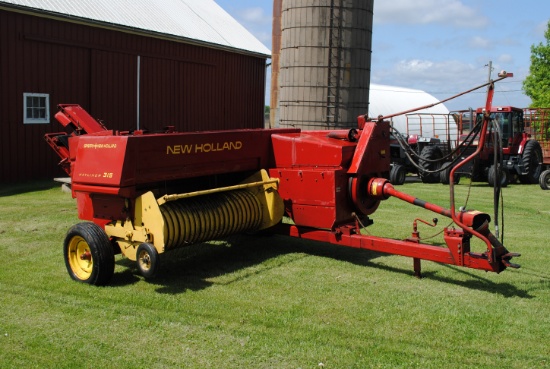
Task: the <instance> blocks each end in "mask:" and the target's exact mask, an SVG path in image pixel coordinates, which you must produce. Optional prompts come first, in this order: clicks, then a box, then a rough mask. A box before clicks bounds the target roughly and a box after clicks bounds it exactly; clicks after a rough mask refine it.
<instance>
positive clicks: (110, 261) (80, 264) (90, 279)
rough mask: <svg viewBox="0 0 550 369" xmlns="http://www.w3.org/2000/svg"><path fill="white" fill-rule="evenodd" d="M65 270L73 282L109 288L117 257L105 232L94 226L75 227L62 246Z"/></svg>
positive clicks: (78, 225)
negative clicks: (108, 284) (107, 286)
mask: <svg viewBox="0 0 550 369" xmlns="http://www.w3.org/2000/svg"><path fill="white" fill-rule="evenodd" d="M63 256H64V258H65V266H66V267H67V271H68V272H69V275H70V276H71V278H72V279H74V280H75V281H78V282H83V283H87V284H91V285H95V286H103V285H106V284H107V283H108V282H109V280H110V279H111V278H112V277H113V274H114V272H115V253H114V250H113V246H112V245H111V242H110V241H109V237H107V234H106V233H105V231H104V230H103V229H102V228H101V227H100V226H98V225H97V224H95V223H90V222H84V223H78V224H75V225H74V226H72V227H71V228H70V229H69V231H68V232H67V235H66V236H65V241H64V242H63Z"/></svg>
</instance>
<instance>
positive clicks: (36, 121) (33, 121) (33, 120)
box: [23, 92, 50, 124]
mask: <svg viewBox="0 0 550 369" xmlns="http://www.w3.org/2000/svg"><path fill="white" fill-rule="evenodd" d="M28 97H45V98H46V106H44V108H45V109H46V111H45V114H44V117H43V118H32V117H28V115H27V98H28ZM30 108H36V107H34V106H33V107H30ZM39 108H41V107H39ZM49 123H50V94H41V93H34V92H24V93H23V124H49Z"/></svg>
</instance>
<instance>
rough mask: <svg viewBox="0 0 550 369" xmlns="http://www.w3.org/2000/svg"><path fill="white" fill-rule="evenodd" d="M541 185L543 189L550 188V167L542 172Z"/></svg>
mask: <svg viewBox="0 0 550 369" xmlns="http://www.w3.org/2000/svg"><path fill="white" fill-rule="evenodd" d="M539 185H540V188H542V189H543V190H550V169H547V170H545V171H544V172H542V173H541V174H540V177H539Z"/></svg>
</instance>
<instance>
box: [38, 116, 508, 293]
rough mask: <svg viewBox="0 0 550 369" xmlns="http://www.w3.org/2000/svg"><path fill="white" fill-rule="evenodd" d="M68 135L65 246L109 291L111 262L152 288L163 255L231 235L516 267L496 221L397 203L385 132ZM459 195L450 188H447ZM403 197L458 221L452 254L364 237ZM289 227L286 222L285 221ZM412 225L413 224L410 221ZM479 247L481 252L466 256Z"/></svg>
mask: <svg viewBox="0 0 550 369" xmlns="http://www.w3.org/2000/svg"><path fill="white" fill-rule="evenodd" d="M59 108H60V110H59V112H58V113H57V114H56V119H57V120H58V121H59V122H60V123H61V124H62V125H63V126H65V127H66V128H67V132H69V133H67V132H62V133H52V134H48V135H46V140H47V141H48V143H49V144H50V146H51V147H52V148H53V149H54V150H55V151H56V152H57V153H58V154H59V156H60V157H61V158H62V160H61V163H60V165H61V166H62V168H63V169H64V170H65V171H66V172H67V173H68V174H69V175H70V177H71V179H72V184H71V188H72V195H73V197H74V198H76V202H77V208H78V216H79V218H80V219H82V220H84V221H86V222H83V223H79V224H77V225H75V226H73V227H72V228H71V229H70V230H69V231H68V233H67V235H66V238H65V241H64V258H65V264H66V267H67V270H68V272H69V274H70V276H71V277H72V278H73V279H75V280H77V281H81V282H85V283H89V284H94V285H104V284H107V283H108V282H109V280H110V279H111V277H112V276H113V273H114V257H115V254H118V253H121V254H122V255H123V256H125V257H127V258H128V259H130V260H133V261H136V262H137V266H138V269H139V271H140V272H141V274H142V275H143V276H145V277H153V276H154V275H155V274H156V272H157V271H158V268H159V266H160V261H159V260H160V258H159V254H162V253H166V252H169V251H171V250H173V249H176V248H180V247H184V246H187V245H191V244H196V243H200V242H204V241H208V240H215V239H220V238H223V237H226V236H229V235H232V234H237V233H242V232H252V231H258V230H262V229H265V230H269V231H270V232H274V233H277V234H283V235H286V236H290V237H299V238H304V239H310V240H317V241H322V242H328V243H332V244H335V245H342V246H349V247H356V248H363V249H369V250H375V251H379V252H383V253H389V254H398V255H404V256H408V257H411V258H413V260H414V263H413V265H414V271H415V274H416V275H417V276H420V274H421V266H420V260H421V259H424V260H431V261H435V262H439V263H446V264H452V265H458V266H463V267H468V268H474V269H480V270H485V271H493V272H497V273H499V272H501V271H503V270H504V269H506V268H507V267H515V268H517V267H519V266H518V265H517V264H514V263H512V262H511V261H510V260H511V258H512V257H514V256H519V255H518V254H514V253H510V252H508V250H507V249H506V248H505V247H504V246H503V245H502V244H501V243H500V242H499V240H498V239H497V238H496V237H494V236H493V235H492V234H491V232H490V231H489V222H490V216H489V215H487V214H485V213H481V212H478V211H473V210H458V211H457V210H455V209H454V204H452V203H451V209H445V208H442V207H440V206H437V205H435V204H431V203H428V202H425V201H423V200H420V199H418V198H415V197H413V196H410V195H407V194H405V193H402V192H400V191H397V190H396V189H395V188H394V187H393V186H392V184H391V183H390V182H389V180H388V179H387V178H388V176H389V172H390V159H391V158H390V124H389V122H388V121H384V120H375V121H370V120H368V119H367V117H365V116H360V117H359V118H358V127H357V129H351V130H349V131H344V130H335V131H334V130H332V131H328V130H327V131H324V130H322V131H301V130H299V129H247V130H231V131H207V132H175V131H174V129H173V127H167V128H166V130H164V131H163V132H158V133H148V132H144V131H138V130H136V131H133V132H118V131H112V130H108V129H107V128H106V127H105V126H104V125H103V124H102V123H100V122H98V121H96V120H95V119H94V118H93V117H91V116H90V115H89V114H88V113H87V112H86V111H85V110H84V109H82V108H81V107H80V106H78V105H59ZM451 184H452V183H451ZM391 196H393V197H397V198H399V199H401V200H403V201H406V202H409V203H411V204H413V205H416V206H420V207H423V208H426V209H428V210H431V211H433V212H435V213H438V214H440V215H443V216H446V217H449V218H451V219H452V220H453V221H454V223H455V224H456V227H455V226H452V227H447V228H445V229H444V239H445V242H446V244H447V247H440V246H433V245H427V244H422V243H420V238H419V236H418V232H417V230H416V227H414V228H415V229H414V231H413V233H412V236H411V237H410V238H408V239H406V240H394V239H389V238H388V239H387V238H381V237H375V236H370V235H365V234H361V229H362V228H363V227H364V226H368V225H370V224H372V220H371V219H370V216H371V215H372V214H373V213H374V212H375V211H376V209H377V208H378V206H379V205H380V203H381V202H382V201H383V200H385V199H388V198H389V197H391ZM283 216H286V217H288V219H290V220H286V219H285V220H286V221H284V222H283V221H282V219H283ZM415 224H416V221H415ZM473 236H475V237H478V238H480V239H481V240H483V241H484V243H485V244H486V250H485V251H484V252H473V251H471V250H470V239H471V238H472V237H473Z"/></svg>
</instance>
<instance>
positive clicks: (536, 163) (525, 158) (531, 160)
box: [519, 140, 542, 184]
mask: <svg viewBox="0 0 550 369" xmlns="http://www.w3.org/2000/svg"><path fill="white" fill-rule="evenodd" d="M521 162H522V164H523V167H524V168H525V171H526V172H527V174H525V175H521V176H519V180H520V182H521V183H525V184H533V183H537V182H538V180H539V177H540V172H541V169H542V149H541V148H540V144H539V143H538V141H535V140H529V141H527V143H526V144H525V149H524V150H523V155H522V156H521Z"/></svg>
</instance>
